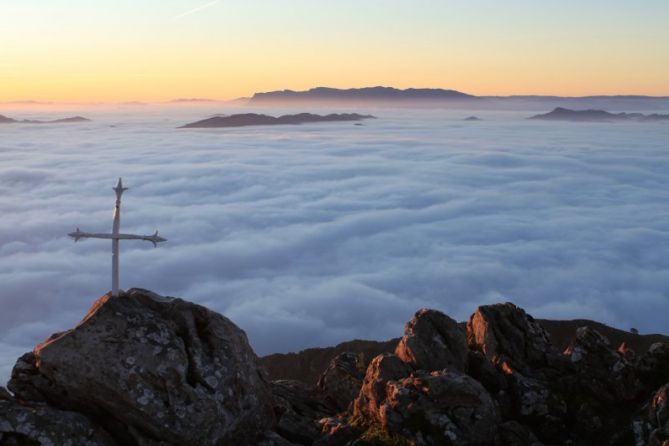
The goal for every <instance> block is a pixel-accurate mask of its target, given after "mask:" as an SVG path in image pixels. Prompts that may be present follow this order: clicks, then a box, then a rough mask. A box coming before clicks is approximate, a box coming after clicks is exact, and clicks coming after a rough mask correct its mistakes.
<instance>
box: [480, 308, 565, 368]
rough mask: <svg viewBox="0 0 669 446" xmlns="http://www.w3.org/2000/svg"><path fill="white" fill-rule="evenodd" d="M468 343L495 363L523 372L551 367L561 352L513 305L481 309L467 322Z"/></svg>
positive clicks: (534, 323) (538, 325)
mask: <svg viewBox="0 0 669 446" xmlns="http://www.w3.org/2000/svg"><path fill="white" fill-rule="evenodd" d="M467 343H468V345H469V348H470V349H472V350H475V351H480V352H482V353H483V354H484V355H485V356H486V357H487V358H488V359H489V360H490V361H492V362H493V363H494V364H497V365H500V366H501V365H502V364H504V363H506V366H507V367H510V368H511V369H513V370H518V371H520V372H527V371H528V370H530V369H531V368H533V367H544V366H547V365H549V364H550V363H551V362H552V361H551V359H552V358H550V357H551V356H556V353H557V352H556V351H555V350H554V348H553V347H552V345H551V341H550V337H549V335H548V333H547V332H546V330H544V329H543V327H541V325H540V324H539V323H538V322H536V321H535V320H534V318H533V317H532V316H530V315H528V314H527V313H525V311H524V310H523V309H521V308H518V307H516V306H515V305H514V304H512V303H510V302H507V303H504V304H496V305H484V306H481V307H478V309H477V310H476V312H475V313H474V314H472V316H471V317H470V318H469V321H468V322H467Z"/></svg>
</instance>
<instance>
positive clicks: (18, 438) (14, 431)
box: [0, 399, 117, 446]
mask: <svg viewBox="0 0 669 446" xmlns="http://www.w3.org/2000/svg"><path fill="white" fill-rule="evenodd" d="M0 414H2V415H1V417H0V444H1V445H3V446H4V445H26V446H28V445H49V444H50V445H54V446H55V445H67V444H70V445H73V446H74V445H81V446H116V445H117V443H116V442H115V441H114V440H113V438H112V437H111V435H109V434H108V433H107V432H105V431H104V430H103V429H102V428H101V427H99V426H98V425H96V424H95V423H93V422H92V421H91V420H89V419H88V418H87V417H85V416H84V415H82V414H79V413H76V412H69V411H63V410H58V409H54V408H52V407H49V406H47V405H46V404H41V403H25V402H23V403H21V402H18V401H16V400H11V399H6V400H2V399H0Z"/></svg>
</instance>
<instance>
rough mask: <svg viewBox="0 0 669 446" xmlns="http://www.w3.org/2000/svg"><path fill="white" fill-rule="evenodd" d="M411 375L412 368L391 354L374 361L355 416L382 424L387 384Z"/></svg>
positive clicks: (380, 356) (370, 366)
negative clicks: (382, 408) (381, 416)
mask: <svg viewBox="0 0 669 446" xmlns="http://www.w3.org/2000/svg"><path fill="white" fill-rule="evenodd" d="M410 374H411V367H409V365H407V364H406V363H405V362H403V361H402V360H400V359H399V358H398V357H397V356H395V355H392V354H390V353H384V354H382V355H379V356H377V357H376V358H374V359H372V362H370V364H369V367H367V373H366V374H365V379H364V380H363V383H362V388H361V389H360V394H359V395H358V398H357V399H356V400H355V401H354V403H353V415H354V416H356V417H362V418H366V419H369V420H371V421H376V422H380V421H381V419H380V416H379V414H380V408H381V405H382V404H383V402H384V400H385V399H386V383H387V382H388V381H391V380H397V379H402V378H406V377H407V376H409V375H410Z"/></svg>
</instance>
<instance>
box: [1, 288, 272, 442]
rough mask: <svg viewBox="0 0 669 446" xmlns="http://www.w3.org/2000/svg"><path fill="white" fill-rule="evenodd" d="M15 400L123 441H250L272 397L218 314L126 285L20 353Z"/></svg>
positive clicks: (241, 337)
mask: <svg viewBox="0 0 669 446" xmlns="http://www.w3.org/2000/svg"><path fill="white" fill-rule="evenodd" d="M8 387H9V388H10V390H11V391H13V392H14V394H15V395H16V397H17V398H19V399H24V400H32V401H42V402H46V403H48V404H49V405H51V406H53V407H57V408H60V409H67V410H76V411H78V412H81V413H84V414H86V415H89V416H91V417H94V418H95V419H96V420H99V422H100V423H102V424H103V425H104V427H106V428H107V430H108V431H109V432H113V433H114V435H115V436H116V437H117V440H119V442H120V443H123V444H159V443H160V442H163V443H166V444H179V445H200V444H212V445H213V444H239V445H247V444H254V443H255V438H256V436H257V435H259V434H262V433H263V432H265V431H268V430H272V428H273V427H274V416H273V411H272V395H271V390H270V386H269V382H268V381H267V379H266V377H265V375H264V373H263V371H262V369H261V368H260V367H259V366H258V360H257V357H256V355H255V354H254V352H253V350H252V349H251V347H250V346H249V343H248V340H247V338H246V334H245V333H244V332H243V331H242V330H241V329H239V328H238V327H237V326H236V325H235V324H233V323H232V322H231V321H230V320H228V319H227V318H225V317H224V316H222V315H220V314H218V313H215V312H213V311H210V310H208V309H207V308H204V307H202V306H199V305H195V304H193V303H189V302H186V301H184V300H181V299H177V298H165V297H161V296H158V295H156V294H154V293H151V292H149V291H145V290H140V289H132V290H129V291H128V292H127V293H124V294H122V295H121V296H119V297H111V296H110V295H105V296H103V297H102V298H100V299H99V300H98V301H97V302H96V303H95V304H94V305H93V307H92V308H91V310H90V311H89V313H88V314H87V315H86V317H85V318H84V319H83V320H82V321H81V322H80V323H79V325H77V326H76V327H75V328H74V329H72V330H69V331H67V332H64V333H58V334H56V335H53V336H52V337H50V338H49V339H47V340H46V341H45V342H44V343H42V344H40V345H38V346H37V347H36V348H35V349H34V351H33V352H32V353H31V354H28V355H24V357H23V358H22V359H21V360H19V362H18V363H17V366H16V367H15V368H14V370H13V372H12V378H11V380H10V382H9V386H8Z"/></svg>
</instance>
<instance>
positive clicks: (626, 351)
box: [618, 342, 637, 364]
mask: <svg viewBox="0 0 669 446" xmlns="http://www.w3.org/2000/svg"><path fill="white" fill-rule="evenodd" d="M618 354H620V356H622V357H623V358H625V360H626V361H627V362H629V363H630V364H633V363H635V362H636V359H637V358H636V352H635V351H634V350H632V349H631V348H630V347H629V346H628V345H627V343H626V342H623V343H622V344H620V345H619V346H618Z"/></svg>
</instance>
